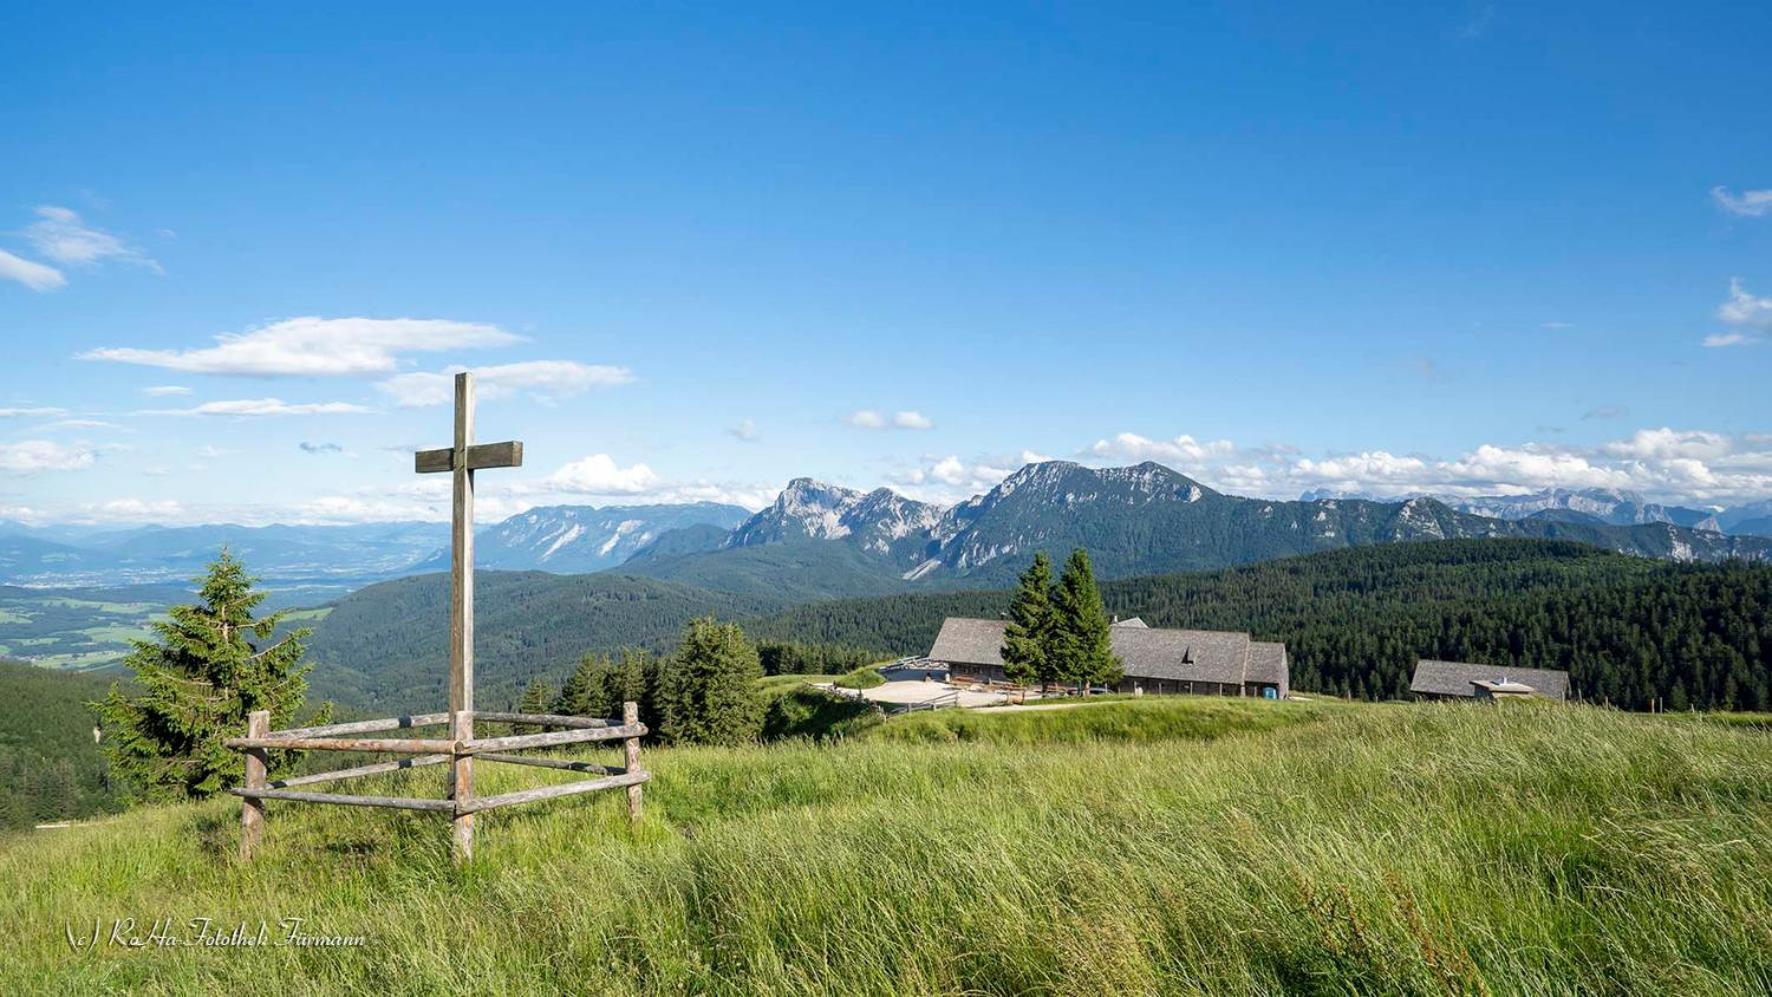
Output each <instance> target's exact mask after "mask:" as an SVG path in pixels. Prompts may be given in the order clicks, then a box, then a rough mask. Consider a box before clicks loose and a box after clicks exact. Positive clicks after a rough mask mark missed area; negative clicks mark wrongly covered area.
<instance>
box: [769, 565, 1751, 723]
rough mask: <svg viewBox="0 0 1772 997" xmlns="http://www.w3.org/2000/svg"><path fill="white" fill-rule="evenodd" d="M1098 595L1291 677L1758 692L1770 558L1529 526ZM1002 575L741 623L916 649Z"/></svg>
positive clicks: (1659, 693)
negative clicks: (1451, 673)
mask: <svg viewBox="0 0 1772 997" xmlns="http://www.w3.org/2000/svg"><path fill="white" fill-rule="evenodd" d="M1101 591H1102V598H1103V600H1104V602H1105V603H1106V605H1107V607H1108V609H1109V610H1110V611H1111V612H1114V613H1118V614H1120V615H1122V616H1141V617H1143V619H1144V620H1145V622H1147V623H1149V624H1150V625H1152V626H1170V627H1194V628H1200V629H1208V630H1238V631H1248V632H1249V633H1250V634H1251V635H1252V636H1253V637H1254V638H1255V639H1257V640H1269V641H1281V642H1284V643H1285V644H1286V649H1287V655H1288V658H1289V659H1290V662H1291V666H1292V688H1293V689H1295V690H1298V691H1302V692H1319V693H1327V694H1332V695H1337V696H1351V697H1354V698H1359V699H1399V698H1406V697H1407V696H1408V695H1409V679H1410V676H1411V674H1412V673H1413V671H1414V667H1415V662H1416V659H1418V658H1442V659H1446V660H1452V661H1470V662H1476V663H1481V664H1492V665H1497V666H1501V667H1509V666H1513V667H1532V668H1556V669H1563V670H1566V671H1568V672H1569V673H1570V679H1571V682H1572V685H1573V690H1574V692H1575V693H1576V694H1577V695H1579V696H1580V697H1581V698H1582V699H1585V700H1588V701H1591V702H1600V703H1610V704H1612V705H1616V706H1620V707H1623V708H1626V709H1633V710H1646V709H1648V708H1649V707H1650V704H1651V703H1652V702H1654V701H1656V700H1659V701H1661V702H1662V703H1664V704H1665V705H1666V706H1667V708H1669V709H1686V708H1696V709H1705V710H1713V709H1714V710H1767V709H1772V565H1765V564H1754V563H1744V562H1726V563H1723V564H1680V563H1675V562H1671V561H1657V560H1652V559H1649V558H1640V557H1631V556H1627V555H1621V554H1612V553H1608V552H1605V551H1602V550H1599V549H1597V548H1594V547H1590V546H1587V545H1585V544H1578V543H1567V542H1559V541H1543V540H1500V539H1486V540H1449V541H1431V542H1422V543H1407V544H1387V545H1383V546H1374V547H1360V548H1351V549H1346V550H1338V551H1330V552H1325V553H1321V554H1311V555H1307V556H1305V557H1294V558H1285V559H1281V560H1275V561H1264V562H1261V563H1259V564H1251V565H1245V566H1242V567H1237V568H1229V569H1223V570H1218V571H1209V572H1198V573H1186V574H1172V575H1156V576H1150V577H1144V578H1129V579H1122V580H1118V581H1111V582H1106V583H1104V584H1103V585H1102V586H1101ZM1012 599H1013V595H1012V593H1009V592H1004V591H995V592H952V593H936V594H928V595H902V596H889V597H885V598H879V599H840V600H832V601H828V602H822V603H810V604H806V605H802V606H796V607H792V608H790V609H787V610H783V611H780V612H777V613H774V614H771V615H769V616H765V617H762V618H760V619H757V620H753V621H751V622H750V623H748V624H747V628H748V629H750V630H751V632H753V633H756V634H758V635H759V636H760V637H761V638H763V639H771V640H774V639H787V638H792V639H796V640H800V641H805V642H809V643H815V642H826V643H836V644H845V645H850V646H856V647H868V648H873V649H876V650H878V651H879V652H881V653H883V654H920V653H923V652H926V651H927V650H928V649H929V646H930V644H931V643H932V642H933V641H934V639H935V634H936V632H937V631H938V630H940V628H941V622H942V620H943V619H944V618H946V617H948V616H980V617H987V618H994V617H996V616H997V615H998V614H999V613H1000V612H1002V611H1003V609H1004V607H1005V606H1006V605H1007V604H1008V603H1010V602H1011V600H1012Z"/></svg>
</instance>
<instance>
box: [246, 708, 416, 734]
mask: <svg viewBox="0 0 1772 997" xmlns="http://www.w3.org/2000/svg"><path fill="white" fill-rule="evenodd" d="M448 722H449V714H447V713H419V714H416V715H411V716H403V717H383V718H382V719H380V720H353V721H351V722H349V723H339V724H324V725H322V726H319V727H291V728H289V729H288V730H274V731H271V732H270V735H269V736H271V737H331V736H333V735H335V734H372V733H374V732H376V731H378V730H406V729H408V728H414V727H441V726H442V725H444V724H446V723H448Z"/></svg>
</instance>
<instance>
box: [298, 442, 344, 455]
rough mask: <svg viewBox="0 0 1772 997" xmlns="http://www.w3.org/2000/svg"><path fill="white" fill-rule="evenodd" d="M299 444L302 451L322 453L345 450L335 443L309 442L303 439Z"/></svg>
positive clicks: (342, 451)
mask: <svg viewBox="0 0 1772 997" xmlns="http://www.w3.org/2000/svg"><path fill="white" fill-rule="evenodd" d="M300 446H301V449H302V452H303V453H312V454H322V453H344V452H345V448H344V447H342V446H339V445H338V444H337V443H309V442H308V441H306V440H303V441H302V442H301V444H300Z"/></svg>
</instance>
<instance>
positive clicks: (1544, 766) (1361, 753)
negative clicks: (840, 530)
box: [0, 700, 1772, 994]
mask: <svg viewBox="0 0 1772 997" xmlns="http://www.w3.org/2000/svg"><path fill="white" fill-rule="evenodd" d="M1206 705H1210V706H1212V707H1214V708H1223V707H1226V706H1229V707H1233V708H1234V709H1236V710H1240V711H1246V713H1247V714H1248V716H1250V717H1261V718H1264V719H1266V720H1268V721H1272V719H1273V718H1274V717H1279V716H1285V717H1288V718H1289V719H1291V720H1294V721H1296V722H1287V723H1277V724H1275V723H1270V724H1268V725H1269V726H1271V727H1272V729H1269V730H1265V731H1259V732H1251V731H1246V730H1245V731H1240V732H1234V733H1230V734H1227V735H1226V736H1223V737H1219V738H1216V739H1211V738H1210V736H1209V735H1206V734H1202V735H1201V736H1197V737H1193V738H1191V739H1183V740H1176V739H1162V740H1137V739H1133V740H1128V739H1115V740H1095V741H1089V742H1085V743H1078V744H1048V745H1044V746H1040V747H1030V745H1029V744H1028V743H1013V744H1003V743H997V742H996V741H994V740H993V739H990V738H981V739H977V740H973V741H969V742H965V743H919V744H912V743H897V742H893V741H888V740H863V741H855V740H851V741H847V742H841V743H838V744H835V745H832V746H827V747H819V746H811V745H789V746H778V747H771V748H756V749H747V750H739V751H717V750H700V749H684V750H661V751H655V752H653V753H651V756H650V759H651V767H652V768H653V769H654V770H655V771H656V773H657V779H656V780H655V782H654V783H653V784H652V785H651V786H650V787H649V788H648V790H647V817H646V820H645V823H644V825H643V826H642V827H641V828H640V829H639V830H638V831H637V833H632V834H631V833H630V832H629V831H628V829H627V828H626V826H625V820H624V817H623V815H622V812H621V810H620V803H619V800H618V799H617V798H616V796H615V795H605V796H602V797H600V798H597V799H594V800H589V801H583V800H581V801H577V802H561V803H557V804H552V805H548V806H545V807H542V808H538V809H530V810H526V811H507V812H499V813H495V814H492V815H489V816H483V817H482V818H481V825H480V828H481V835H480V850H479V854H478V857H477V859H476V861H475V863H474V864H473V865H472V866H470V867H469V868H468V869H467V870H466V871H464V872H461V873H457V872H455V871H453V870H452V869H451V867H450V864H449V861H448V857H447V853H446V851H445V848H446V839H447V834H446V832H445V829H444V826H443V824H442V822H440V821H437V820H434V819H430V818H428V817H425V816H421V815H394V814H384V813H381V812H358V811H345V810H342V809H320V808H313V807H308V808H302V807H299V806H296V805H277V804H275V803H273V804H272V806H271V813H270V820H269V825H268V829H267V835H266V839H265V842H266V843H265V847H264V849H263V852H262V855H261V859H260V861H259V862H257V863H256V864H254V865H252V866H248V867H242V866H239V865H237V864H235V863H234V862H233V861H232V860H231V859H230V857H229V856H230V854H231V852H232V849H233V847H234V844H235V841H236V838H235V835H236V828H237V825H236V820H237V818H236V813H237V809H238V808H237V805H235V804H232V803H229V802H215V803H211V804H205V805H201V806H185V807H168V808H158V809H150V810H143V811H139V812H136V813H131V814H128V815H125V816H123V817H120V818H116V819H113V820H111V821H109V822H106V823H103V824H100V825H98V826H95V827H92V828H88V829H86V830H83V831H79V832H63V833H60V834H57V835H49V834H40V835H36V836H34V837H32V838H31V839H29V840H25V841H21V842H17V843H14V844H11V845H9V846H0V884H3V885H4V886H5V887H6V888H5V889H3V890H0V923H4V924H7V925H8V926H9V929H8V930H9V938H8V942H7V948H8V950H9V956H10V957H9V958H8V959H6V960H4V961H3V962H0V990H4V991H6V992H15V993H16V992H43V991H55V992H63V991H68V992H85V991H98V990H133V991H138V992H141V991H147V992H221V991H231V992H244V991H249V990H250V991H264V992H275V993H319V992H329V993H330V992H342V991H364V992H368V991H373V992H377V993H435V992H456V993H499V994H507V993H536V994H554V993H561V992H585V991H595V992H599V993H658V992H684V991H694V992H707V993H722V994H724V993H731V994H750V993H759V992H773V993H879V994H900V993H926V992H947V993H953V992H961V991H965V992H974V993H979V992H987V993H1039V992H1064V993H1103V992H1112V993H1136V992H1154V991H1158V990H1162V991H1168V992H1178V993H1253V992H1269V993H1272V992H1280V991H1290V992H1335V993H1348V992H1365V993H1445V992H1487V993H1524V992H1539V993H1543V992H1551V993H1566V992H1601V993H1614V992H1636V993H1670V992H1677V993H1703V992H1716V993H1723V992H1737V993H1740V992H1762V993H1763V992H1766V991H1767V990H1768V989H1769V988H1772V781H1768V780H1767V779H1766V777H1765V775H1766V773H1767V772H1768V771H1772V739H1769V738H1768V737H1766V735H1765V734H1763V733H1760V732H1757V731H1753V730H1749V729H1742V728H1737V727H1725V726H1722V725H1717V724H1710V723H1705V722H1702V721H1696V722H1695V721H1692V720H1680V721H1677V722H1676V721H1673V720H1670V719H1668V718H1658V717H1647V716H1633V715H1628V714H1620V713H1616V712H1610V711H1604V710H1600V709H1594V708H1555V707H1552V708H1531V707H1527V708H1502V709H1496V708H1493V707H1476V706H1434V705H1409V706H1404V705H1398V706H1381V707H1360V706H1335V705H1333V704H1332V705H1330V706H1329V707H1325V708H1322V709H1320V710H1318V711H1308V710H1305V711H1295V710H1291V709H1289V708H1288V705H1287V704H1267V703H1256V702H1250V703H1237V704H1222V703H1208V702H1207V701H1202V700H1172V701H1169V702H1161V703H1159V702H1140V703H1137V704H1132V706H1131V708H1132V709H1136V710H1151V711H1158V712H1161V711H1181V712H1186V711H1188V710H1192V709H1196V708H1201V707H1202V706H1206ZM1114 708H1115V709H1118V707H1114ZM1088 709H1108V707H1090V708H1080V709H1078V710H1073V711H1069V712H1068V713H1066V712H1065V711H1054V712H1052V713H1049V714H1046V717H1045V720H1044V721H1043V722H1045V723H1048V724H1052V725H1054V727H1053V729H1054V730H1058V729H1060V728H1061V727H1068V726H1070V725H1074V724H1075V723H1077V722H1078V720H1077V718H1078V717H1081V716H1083V715H1084V714H1085V713H1086V711H1087V710H1088ZM1262 711H1272V712H1267V713H1264V712H1262ZM918 719H919V721H920V718H918ZM1018 719H1025V718H1018ZM897 722H898V721H893V723H897ZM887 726H888V727H890V726H891V725H890V724H888V725H887ZM883 729H884V728H883ZM1127 736H1129V737H1137V736H1142V735H1127ZM431 771H432V770H425V773H429V772H431ZM481 771H482V772H483V773H485V774H484V775H483V776H482V779H484V780H485V782H486V786H485V790H486V791H488V792H496V791H501V790H503V789H505V788H507V787H509V786H511V785H514V784H515V783H516V782H518V781H528V780H531V779H540V778H547V775H546V774H537V775H533V776H532V775H530V774H529V772H527V771H524V772H519V773H513V772H512V771H511V770H509V769H505V768H495V767H493V766H490V765H488V766H482V769H481ZM408 779H409V781H411V782H413V783H414V785H423V786H425V787H427V788H428V790H429V791H430V792H433V793H435V792H437V791H438V789H439V787H438V785H437V784H436V783H435V779H434V777H431V776H429V775H428V774H420V773H413V774H412V775H410V776H409V777H408ZM427 780H428V781H427ZM156 915H158V916H162V917H170V918H173V919H175V920H176V921H178V922H180V923H179V925H178V926H177V928H176V929H175V930H176V931H177V932H179V933H181V934H182V933H183V932H184V931H185V930H186V929H185V928H184V925H183V922H185V921H187V920H188V919H190V918H194V917H209V918H213V919H214V922H215V924H216V925H217V926H218V927H220V928H221V930H223V931H231V930H232V927H233V925H235V924H236V923H238V922H240V921H242V920H245V921H248V922H250V923H251V925H252V926H253V929H254V930H256V926H257V922H258V920H259V919H260V918H270V919H273V922H274V920H275V919H277V918H303V919H305V921H304V924H303V930H304V931H305V932H307V933H310V934H319V935H361V936H363V937H364V939H365V945H364V946H363V947H361V948H342V949H340V948H328V949H315V948H303V947H288V946H272V947H268V948H265V949H262V950H255V951H252V952H240V951H235V950H231V949H218V948H202V947H185V948H154V947H146V948H140V949H127V948H122V947H117V946H112V945H109V944H107V943H105V942H104V941H103V940H102V939H101V944H100V945H99V946H98V947H97V948H96V949H92V950H79V951H75V950H71V949H70V947H69V945H68V942H67V941H66V938H65V932H66V931H67V930H68V926H69V925H72V926H74V930H76V931H77V932H90V931H91V925H92V924H93V922H94V920H95V919H97V921H98V923H99V924H100V927H101V936H107V937H108V933H109V931H110V926H111V919H114V918H118V917H135V918H138V919H139V921H138V930H140V931H143V932H145V931H146V930H147V928H146V925H147V922H148V921H149V920H150V919H151V918H153V917H154V916H156ZM271 934H272V936H273V937H275V936H277V935H279V934H281V931H280V929H278V928H277V927H276V925H275V924H274V923H273V925H272V927H271Z"/></svg>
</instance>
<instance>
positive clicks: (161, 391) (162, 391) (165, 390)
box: [142, 384, 191, 398]
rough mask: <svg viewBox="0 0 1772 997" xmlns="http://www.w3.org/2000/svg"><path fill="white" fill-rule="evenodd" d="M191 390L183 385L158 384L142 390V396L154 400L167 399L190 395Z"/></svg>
mask: <svg viewBox="0 0 1772 997" xmlns="http://www.w3.org/2000/svg"><path fill="white" fill-rule="evenodd" d="M190 393H191V389H190V388H187V387H185V386H184V385H182V384H156V385H153V386H152V387H147V388H143V389H142V394H144V395H148V396H149V397H152V398H167V397H170V396H172V395H188V394H190Z"/></svg>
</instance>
